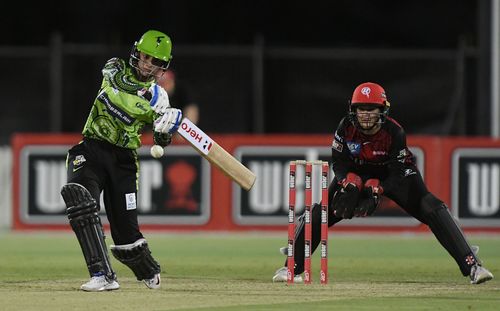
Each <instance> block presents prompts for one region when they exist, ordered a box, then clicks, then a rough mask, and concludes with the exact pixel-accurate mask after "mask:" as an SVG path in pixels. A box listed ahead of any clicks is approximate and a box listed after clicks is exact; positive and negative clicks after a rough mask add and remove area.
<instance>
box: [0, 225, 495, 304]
mask: <svg viewBox="0 0 500 311" xmlns="http://www.w3.org/2000/svg"><path fill="white" fill-rule="evenodd" d="M146 238H147V239H148V241H149V244H150V246H151V249H152V252H153V255H154V256H155V257H156V258H157V259H158V261H159V262H160V263H161V265H162V269H163V271H162V281H163V283H162V288H161V289H160V290H158V291H153V290H148V289H147V288H146V287H145V286H144V284H142V283H140V282H137V281H136V280H135V278H134V277H133V274H132V272H131V271H130V270H128V268H126V267H125V266H123V265H122V264H120V263H119V262H117V261H116V260H115V259H114V258H112V263H113V265H114V268H115V270H116V272H117V273H118V281H119V283H120V285H121V288H120V289H119V290H117V291H112V292H103V293H86V292H82V291H79V290H78V288H79V286H80V285H81V284H82V283H83V282H85V281H87V279H88V275H87V272H86V269H85V267H84V261H83V257H82V255H81V252H80V249H79V246H78V242H77V241H76V238H75V237H74V235H73V234H72V233H62V234H39V233H31V234H7V233H5V234H0V310H25V311H26V310H65V311H67V310H85V311H88V310H120V311H125V310H148V311H149V310H500V236H470V237H469V238H470V242H471V243H472V244H478V245H480V246H481V250H480V253H479V255H480V257H481V259H482V260H483V262H484V265H485V266H486V267H487V268H488V269H490V271H491V272H492V273H493V274H494V275H496V278H495V279H493V280H492V281H490V282H487V283H485V284H480V285H470V284H469V279H468V278H465V277H462V276H461V274H460V272H459V270H458V268H457V266H456V264H455V262H454V261H453V259H452V258H451V257H450V256H448V254H447V253H446V251H445V250H444V249H443V248H441V246H440V245H439V244H438V242H437V241H436V240H435V239H434V237H433V236H431V235H418V236H413V235H412V236H389V237H384V236H382V235H375V236H374V235H354V236H347V235H336V234H335V232H332V233H331V235H330V252H329V272H330V283H329V284H328V285H326V286H322V285H319V282H318V278H319V270H318V269H319V257H318V255H319V254H315V256H314V258H313V268H314V269H313V270H314V271H313V272H314V274H313V281H314V282H315V284H313V285H311V286H305V285H303V284H294V285H293V286H287V285H286V284H283V283H280V284H274V283H272V281H271V278H272V276H273V274H274V271H275V270H276V269H277V268H279V267H280V266H281V265H282V264H283V262H284V260H285V257H284V256H282V255H280V254H279V252H278V249H279V247H280V246H283V245H284V244H285V243H286V237H285V234H284V233H283V234H268V233H262V234H258V233H252V234H237V235H234V234H201V233H200V234H172V233H164V234H159V233H155V234H146ZM109 244H110V241H108V246H109Z"/></svg>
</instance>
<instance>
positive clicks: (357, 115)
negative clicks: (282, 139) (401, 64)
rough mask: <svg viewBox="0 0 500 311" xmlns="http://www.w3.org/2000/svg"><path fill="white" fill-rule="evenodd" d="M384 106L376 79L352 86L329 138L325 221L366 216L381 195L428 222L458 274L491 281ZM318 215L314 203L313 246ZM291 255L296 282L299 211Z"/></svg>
mask: <svg viewBox="0 0 500 311" xmlns="http://www.w3.org/2000/svg"><path fill="white" fill-rule="evenodd" d="M389 107H390V104H389V102H388V101H387V98H386V94H385V91H384V89H383V88H382V87H381V86H380V85H378V84H376V83H370V82H367V83H363V84H361V85H359V86H358V87H356V89H355V90H354V93H353V95H352V100H351V101H350V104H349V114H348V115H347V116H346V117H344V118H343V119H342V120H341V121H340V124H339V126H338V128H337V130H336V132H335V135H334V138H333V143H332V165H333V170H334V173H335V178H334V180H333V181H332V183H331V185H330V187H329V202H330V205H329V220H328V225H329V226H333V225H334V224H336V223H338V222H339V221H341V220H343V219H351V218H352V217H365V216H369V215H371V214H372V213H373V212H374V211H375V210H376V209H377V206H378V204H379V202H380V197H381V196H382V195H384V196H386V197H388V198H390V199H392V200H393V201H394V202H396V203H397V204H398V205H399V206H401V207H402V208H403V209H404V210H405V211H406V212H407V213H408V214H410V215H411V216H413V217H415V218H416V219H417V220H419V221H420V222H422V223H424V224H426V225H428V226H429V228H430V229H431V231H432V233H434V235H435V236H436V238H437V240H438V241H439V243H441V245H442V246H443V247H444V248H445V249H446V250H447V251H448V253H449V254H450V255H451V256H452V257H453V259H455V261H456V262H457V264H458V267H459V268H460V271H461V272H462V274H463V275H464V276H469V277H470V283H471V284H479V283H483V282H486V281H488V280H491V279H492V278H493V274H492V273H491V272H490V271H488V270H487V269H486V268H484V267H483V266H482V265H481V261H480V260H479V258H478V257H477V254H476V253H475V252H473V250H472V249H471V246H470V245H469V243H468V242H467V240H466V239H465V236H464V233H463V232H462V230H461V229H460V227H459V225H458V224H457V222H456V221H455V220H454V218H453V217H452V216H451V214H450V212H449V210H448V207H447V206H446V205H445V204H444V203H443V201H441V200H440V199H439V198H437V197H436V196H434V195H433V194H432V193H430V192H429V190H428V189H427V187H426V185H425V184H424V181H423V179H422V176H421V175H420V172H419V170H418V169H417V167H416V165H415V159H414V156H413V154H412V153H411V152H410V150H409V149H408V147H407V145H406V134H405V132H404V130H403V128H402V127H401V126H400V125H399V124H398V123H397V122H396V121H395V120H394V119H392V118H390V117H389V116H388V114H389ZM320 216H321V207H320V206H319V205H318V204H315V205H314V206H313V209H312V219H313V221H312V241H311V243H312V245H311V248H312V250H313V251H314V250H315V249H316V247H317V246H318V244H319V242H320V223H321V221H320V220H321V219H320ZM284 251H286V250H284ZM294 254H295V262H296V266H295V281H299V282H300V281H301V280H302V278H301V276H300V274H301V273H302V272H303V271H304V218H303V217H302V216H301V217H300V218H299V225H298V226H297V230H296V235H295V252H294ZM285 266H286V262H285ZM286 279H287V268H286V267H283V268H280V269H278V270H277V271H276V273H275V275H274V277H273V281H275V282H285V281H286Z"/></svg>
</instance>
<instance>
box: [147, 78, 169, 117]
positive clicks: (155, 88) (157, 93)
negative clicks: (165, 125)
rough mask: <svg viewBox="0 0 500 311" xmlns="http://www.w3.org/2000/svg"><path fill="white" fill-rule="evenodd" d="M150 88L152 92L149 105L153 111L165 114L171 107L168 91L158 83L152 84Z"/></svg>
mask: <svg viewBox="0 0 500 311" xmlns="http://www.w3.org/2000/svg"><path fill="white" fill-rule="evenodd" d="M148 90H149V92H150V93H151V100H150V101H149V105H150V106H151V108H152V109H153V111H154V112H156V113H158V114H165V113H166V112H167V109H168V108H170V100H169V99H168V94H167V91H165V89H164V88H162V87H161V86H159V85H158V84H156V83H153V84H151V86H150V87H149V89H148Z"/></svg>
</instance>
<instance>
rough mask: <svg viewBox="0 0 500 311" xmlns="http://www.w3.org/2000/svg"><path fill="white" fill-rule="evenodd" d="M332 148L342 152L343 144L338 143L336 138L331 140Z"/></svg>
mask: <svg viewBox="0 0 500 311" xmlns="http://www.w3.org/2000/svg"><path fill="white" fill-rule="evenodd" d="M332 148H333V149H335V150H337V151H338V152H342V150H344V146H343V145H342V144H341V143H339V142H338V141H337V140H336V139H334V140H333V143H332Z"/></svg>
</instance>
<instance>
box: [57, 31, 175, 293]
mask: <svg viewBox="0 0 500 311" xmlns="http://www.w3.org/2000/svg"><path fill="white" fill-rule="evenodd" d="M171 49H172V43H171V41H170V38H169V37H168V36H167V35H166V34H164V33H162V32H159V31H156V30H149V31H147V32H146V33H144V35H143V36H142V37H141V38H140V40H139V41H137V42H135V44H134V46H133V49H132V52H131V54H130V59H129V61H128V63H127V62H126V61H125V60H122V59H119V58H112V59H110V60H109V61H108V62H107V63H106V64H105V65H104V68H103V70H102V74H103V77H104V78H103V81H102V84H101V88H100V89H99V92H98V94H97V97H96V98H95V100H94V104H93V105H92V109H91V111H90V114H89V116H88V119H87V122H86V124H85V126H84V128H83V132H82V134H83V140H82V141H81V142H80V143H79V144H77V145H75V146H73V147H72V148H71V149H70V150H69V151H68V155H67V162H66V167H67V178H68V182H67V184H66V185H65V186H63V187H62V189H61V195H62V197H63V199H64V202H65V203H66V207H67V209H66V213H67V215H68V219H69V222H70V224H71V228H72V229H73V231H74V232H75V235H76V237H77V239H78V242H79V243H80V246H81V249H82V252H83V257H84V258H85V262H86V264H87V268H88V271H89V274H90V280H89V281H88V282H87V283H85V284H83V285H82V286H81V289H82V290H84V291H92V292H97V291H105V290H114V289H118V288H119V287H120V285H119V284H118V281H117V278H116V274H115V272H114V271H113V268H112V267H111V262H110V260H109V256H108V252H107V247H106V242H105V236H104V230H103V226H102V224H101V220H100V217H99V215H98V212H99V210H100V206H99V202H100V194H101V192H103V193H104V207H105V210H106V216H107V218H108V221H109V225H110V228H111V236H112V238H113V242H114V243H115V245H112V246H111V252H112V253H113V255H114V256H115V257H116V259H117V260H118V261H120V262H122V263H123V264H125V265H127V266H128V267H129V268H130V269H131V270H132V271H133V273H134V274H135V276H136V278H137V280H142V281H144V283H145V284H146V286H147V287H148V288H151V289H157V288H159V287H160V271H161V270H160V265H159V264H158V262H157V261H156V260H155V259H154V258H153V256H152V255H151V251H150V250H149V247H148V243H147V241H146V239H145V238H144V237H143V235H142V233H141V232H140V230H139V225H138V221H137V187H138V174H139V162H138V159H137V152H136V149H137V148H139V147H140V145H141V141H140V136H141V130H142V128H143V127H144V125H146V124H153V129H154V135H153V137H154V141H155V144H157V145H161V146H163V147H165V146H167V145H168V144H169V143H170V141H171V136H172V134H173V133H175V131H176V130H177V128H178V126H179V124H180V121H181V118H182V113H181V111H180V110H179V109H176V108H171V107H170V104H169V99H168V95H167V93H166V91H165V90H164V89H163V88H161V87H159V86H158V85H156V84H154V83H153V81H154V79H155V78H157V77H158V76H161V75H162V74H163V72H165V70H167V68H168V65H169V63H170V60H171V59H172V56H171Z"/></svg>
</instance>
